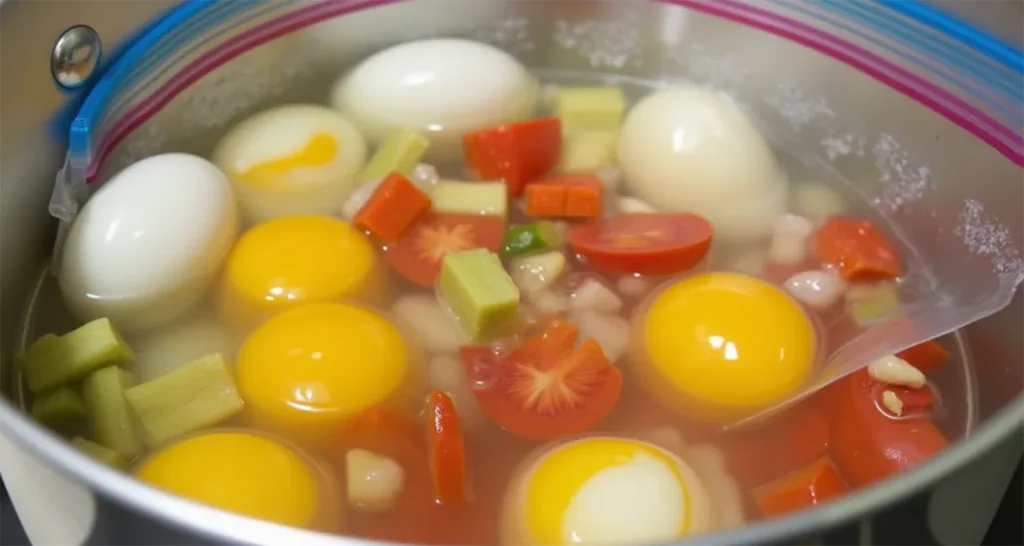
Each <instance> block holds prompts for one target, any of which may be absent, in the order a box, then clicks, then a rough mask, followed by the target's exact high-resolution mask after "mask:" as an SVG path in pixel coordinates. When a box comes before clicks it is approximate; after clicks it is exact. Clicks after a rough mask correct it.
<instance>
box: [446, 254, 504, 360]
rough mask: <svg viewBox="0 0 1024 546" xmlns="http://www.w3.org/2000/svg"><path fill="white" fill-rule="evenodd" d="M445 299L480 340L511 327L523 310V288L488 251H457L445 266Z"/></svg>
mask: <svg viewBox="0 0 1024 546" xmlns="http://www.w3.org/2000/svg"><path fill="white" fill-rule="evenodd" d="M440 290H441V298H442V299H443V300H444V301H445V303H447V304H448V306H449V307H451V309H452V311H453V312H454V313H455V315H456V316H457V317H458V318H459V323H460V324H461V325H462V328H463V330H464V331H465V332H466V334H468V335H469V336H470V337H471V338H472V339H474V340H478V339H481V338H484V337H488V336H491V335H494V334H495V333H497V332H498V331H500V330H501V329H502V328H503V327H505V326H506V325H508V324H510V323H511V322H512V321H513V320H514V319H515V317H516V312H517V311H518V308H519V289H518V288H517V287H516V285H515V283H514V282H512V278H511V277H509V275H508V273H506V272H505V269H504V268H503V267H502V266H501V260H499V259H498V256H497V255H496V254H493V253H491V252H490V251H488V250H487V249H483V248H478V249H475V250H466V251H463V252H455V253H451V254H448V255H446V256H445V257H444V262H442V264H441V284H440Z"/></svg>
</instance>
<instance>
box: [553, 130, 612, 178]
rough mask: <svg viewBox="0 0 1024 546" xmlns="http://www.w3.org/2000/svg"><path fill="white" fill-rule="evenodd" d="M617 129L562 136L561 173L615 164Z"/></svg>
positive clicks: (579, 132)
mask: <svg viewBox="0 0 1024 546" xmlns="http://www.w3.org/2000/svg"><path fill="white" fill-rule="evenodd" d="M618 138H619V133H618V132H617V131H578V132H575V133H569V134H567V135H565V136H563V137H562V156H561V157H560V158H559V162H558V170H559V172H562V173H590V172H593V171H596V170H598V169H603V168H606V167H612V166H614V165H615V143H616V142H617V141H618Z"/></svg>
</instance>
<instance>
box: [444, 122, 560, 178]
mask: <svg viewBox="0 0 1024 546" xmlns="http://www.w3.org/2000/svg"><path fill="white" fill-rule="evenodd" d="M462 151H463V155H464V156H465V158H466V163H467V164H468V165H469V167H470V168H471V169H473V170H475V171H476V172H477V174H479V175H480V177H481V178H483V179H486V180H494V179H501V180H504V181H505V184H506V185H507V186H508V193H509V195H510V196H512V197H519V195H521V194H522V193H523V188H524V187H525V186H526V184H528V183H530V182H533V181H535V180H537V179H539V178H541V177H542V176H544V175H545V174H547V173H548V171H550V170H551V169H552V168H554V166H555V164H556V163H558V158H559V156H561V154H562V124H561V122H560V121H559V120H558V118H553V117H549V118H541V119H534V120H529V121H521V122H517V123H509V124H507V125H501V126H499V127H494V128H492V129H485V130H483V131H477V132H475V133H470V134H468V135H466V136H465V137H463V139H462Z"/></svg>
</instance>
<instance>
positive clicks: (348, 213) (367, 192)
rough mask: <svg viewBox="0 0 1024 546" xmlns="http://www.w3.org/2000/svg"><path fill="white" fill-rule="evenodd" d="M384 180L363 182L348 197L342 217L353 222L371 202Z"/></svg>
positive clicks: (342, 207) (374, 179)
mask: <svg viewBox="0 0 1024 546" xmlns="http://www.w3.org/2000/svg"><path fill="white" fill-rule="evenodd" d="M383 181H384V179H383V178H371V179H370V180H367V181H366V182H363V183H362V184H360V185H359V187H357V188H356V189H355V191H353V192H352V194H351V195H349V196H348V199H346V200H345V204H344V205H342V206H341V216H342V217H343V218H345V219H346V220H349V221H351V220H352V219H353V218H355V217H356V214H359V210H360V209H362V208H363V206H365V205H366V202H367V201H369V200H370V197H371V196H372V195H373V192H374V191H376V189H377V187H378V186H380V184H381V182H383Z"/></svg>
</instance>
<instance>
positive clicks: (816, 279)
mask: <svg viewBox="0 0 1024 546" xmlns="http://www.w3.org/2000/svg"><path fill="white" fill-rule="evenodd" d="M783 286H784V287H785V289H786V291H787V292H789V294H790V295H791V296H793V297H794V298H796V299H797V301H799V302H801V303H803V304H804V305H806V306H808V307H811V308H812V309H816V310H818V311H821V310H824V309H827V308H829V307H831V306H832V305H833V304H835V303H836V302H837V301H839V299H840V298H841V297H842V296H843V293H844V291H845V290H846V282H845V281H843V279H842V277H840V276H839V273H837V272H836V271H835V270H832V269H824V270H814V271H804V272H802V273H797V274H796V275H793V276H792V277H790V278H789V279H787V280H786V282H785V283H783Z"/></svg>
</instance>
